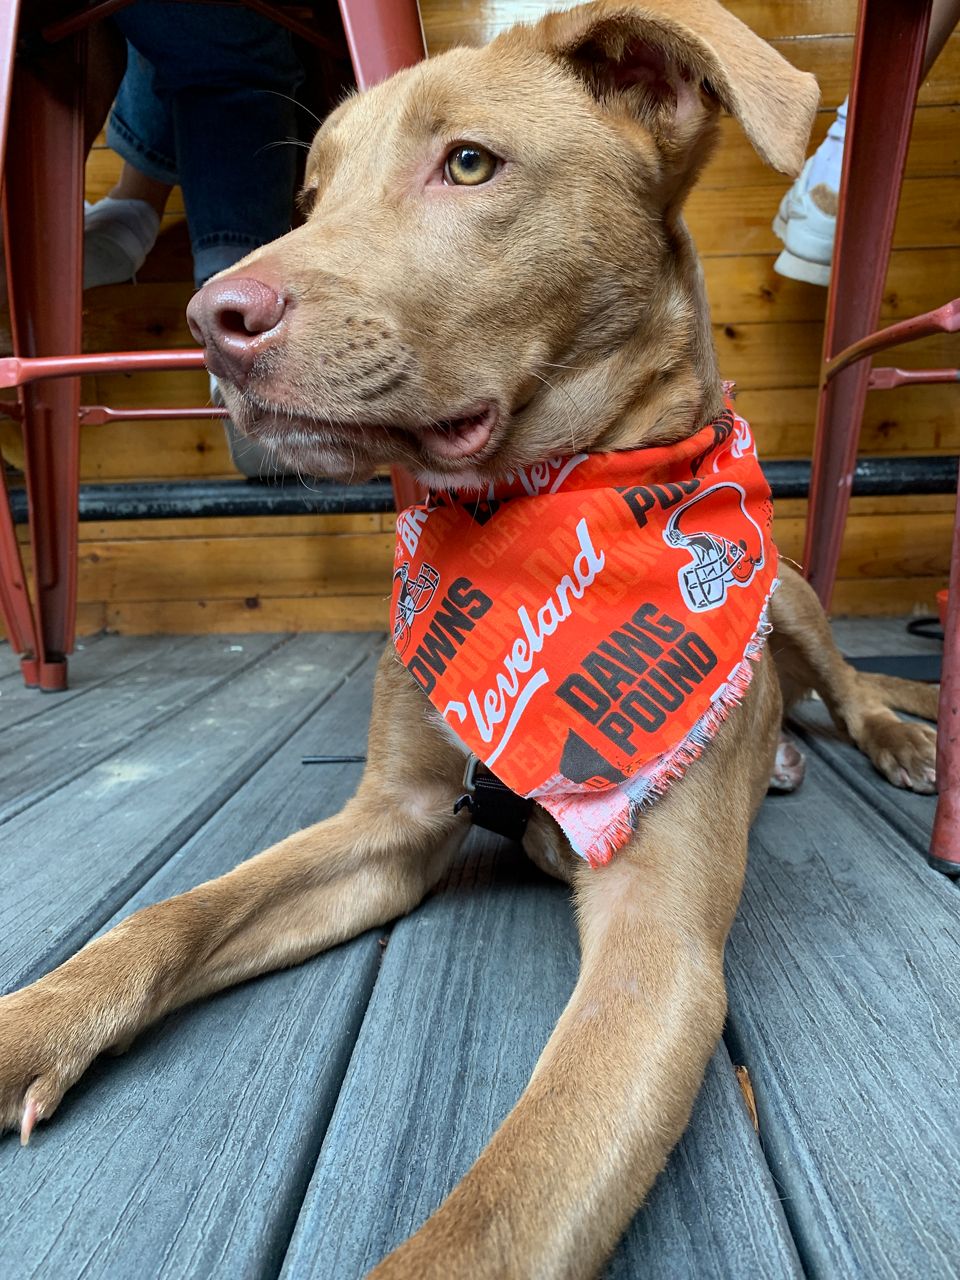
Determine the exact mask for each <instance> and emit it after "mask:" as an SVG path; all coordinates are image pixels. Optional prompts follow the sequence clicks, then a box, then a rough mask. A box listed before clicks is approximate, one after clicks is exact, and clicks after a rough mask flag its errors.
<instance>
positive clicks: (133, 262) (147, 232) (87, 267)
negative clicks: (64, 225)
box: [83, 196, 160, 289]
mask: <svg viewBox="0 0 960 1280" xmlns="http://www.w3.org/2000/svg"><path fill="white" fill-rule="evenodd" d="M159 232H160V215H159V213H157V211H156V209H154V208H153V207H152V205H149V204H147V202H146V201H145V200H114V199H113V197H112V196H105V197H104V199H103V200H98V201H97V203H96V204H87V203H86V202H84V206H83V287H84V289H95V288H97V287H98V286H99V285H104V284H123V283H124V281H126V280H132V279H133V277H134V276H135V275H136V274H137V272H138V271H139V270H140V268H141V267H142V266H143V264H144V262H146V260H147V254H148V253H149V252H150V250H151V249H152V248H153V246H154V245H155V244H156V242H157V235H158V234H159Z"/></svg>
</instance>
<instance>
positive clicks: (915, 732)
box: [858, 716, 937, 795]
mask: <svg viewBox="0 0 960 1280" xmlns="http://www.w3.org/2000/svg"><path fill="white" fill-rule="evenodd" d="M858 745H859V746H860V748H861V750H862V751H864V752H865V753H866V755H868V756H869V757H870V759H871V760H872V761H873V764H874V766H875V767H876V768H877V769H879V771H880V772H881V773H882V774H883V776H884V777H885V778H886V779H887V781H888V782H892V783H893V785H894V786H895V787H903V788H905V789H906V790H908V791H916V792H919V794H920V795H933V793H934V792H935V791H936V789H937V731H936V729H934V728H933V726H932V725H929V724H917V723H915V722H914V721H908V720H897V719H894V718H888V717H887V716H873V717H871V718H870V719H869V720H868V721H867V723H866V725H865V726H864V731H863V738H862V741H861V742H860V743H859V744H858Z"/></svg>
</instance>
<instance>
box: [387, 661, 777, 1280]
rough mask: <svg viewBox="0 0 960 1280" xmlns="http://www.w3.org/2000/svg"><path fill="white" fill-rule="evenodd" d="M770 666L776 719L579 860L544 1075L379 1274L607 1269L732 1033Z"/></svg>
mask: <svg viewBox="0 0 960 1280" xmlns="http://www.w3.org/2000/svg"><path fill="white" fill-rule="evenodd" d="M768 672H769V681H770V689H768V691H767V695H768V696H767V701H766V711H767V718H766V720H764V719H762V718H760V717H757V718H751V717H750V716H747V717H746V718H745V719H744V721H743V722H742V723H741V724H733V723H731V722H728V723H727V725H725V726H724V733H723V735H722V738H723V741H721V738H717V739H716V740H715V741H714V742H713V743H712V744H711V746H710V748H709V749H708V751H707V753H706V754H705V755H704V757H703V759H702V760H700V761H698V762H697V764H695V765H694V766H692V767H691V769H690V770H689V772H688V773H687V775H686V777H685V778H684V779H683V781H682V782H679V783H677V784H675V785H674V787H673V788H671V790H670V791H669V792H668V793H667V795H666V796H665V797H664V798H663V799H662V800H660V801H658V802H657V804H656V805H655V806H654V807H653V808H652V810H651V811H650V812H649V814H647V815H646V816H644V818H643V819H642V820H641V826H640V829H639V830H638V831H637V833H636V834H635V836H634V838H633V839H632V840H631V842H630V843H629V844H628V845H627V846H625V847H624V849H622V850H621V851H620V852H619V853H617V854H616V855H615V856H614V859H613V860H612V862H611V863H610V864H609V865H607V866H606V867H603V868H600V869H597V870H591V869H589V868H587V867H586V866H585V865H584V864H582V863H579V864H578V865H577V868H576V869H575V871H574V873H573V882H574V888H575V894H576V907H577V914H578V919H579V924H580V936H581V950H582V964H581V972H580V977H579V980H578V982H577V985H576V988H575V990H574V992H573V995H572V997H571V999H570V1002H569V1004H568V1005H567V1008H566V1010H565V1011H564V1013H563V1015H562V1017H561V1018H560V1021H559V1022H558V1024H557V1026H556V1029H555V1030H554V1032H553V1034H552V1036H551V1037H550V1040H549V1042H548V1043H547V1046H546V1048H545V1049H544V1052H543V1054H542V1055H541V1058H540V1061H539V1063H538V1064H537V1067H536V1070H535V1072H534V1074H533V1077H532V1079H531V1080H530V1083H529V1084H528V1085H527V1087H526V1089H525V1090H524V1092H523V1094H522V1096H521V1097H520V1099H519V1101H518V1102H517V1104H516V1106H515V1107H514V1109H513V1111H512V1112H511V1113H510V1115H509V1116H508V1117H507V1119H506V1120H505V1121H504V1123H503V1124H502V1125H501V1127H500V1128H499V1130H498V1131H497V1132H496V1133H495V1134H494V1136H493V1138H492V1139H491V1141H490V1143H489V1145H488V1146H487V1147H486V1149H485V1150H484V1151H483V1153H482V1154H481V1155H480V1157H479V1159H478V1160H477V1162H476V1163H475V1164H474V1166H473V1168H472V1169H471V1170H470V1171H469V1172H468V1173H467V1175H466V1177H465V1178H464V1179H463V1181H462V1182H461V1183H460V1184H459V1185H458V1186H457V1187H456V1188H455V1189H454V1191H453V1192H452V1193H451V1195H450V1196H449V1197H448V1199H447V1200H446V1201H445V1203H444V1204H443V1205H442V1206H441V1207H440V1208H439V1209H438V1210H437V1212H436V1213H435V1214H434V1215H433V1216H432V1217H431V1218H430V1219H429V1220H428V1221H427V1222H426V1223H425V1225H424V1226H423V1227H422V1228H421V1229H420V1230H419V1231H418V1232H417V1233H416V1234H415V1235H414V1236H412V1237H411V1239H410V1240H408V1241H407V1242H406V1243H405V1244H403V1245H401V1246H400V1247H399V1248H398V1249H397V1250H396V1251H395V1252H394V1253H392V1254H391V1255H390V1256H389V1257H387V1258H386V1259H385V1260H384V1261H383V1262H381V1263H380V1265H379V1266H378V1267H376V1268H375V1269H374V1271H373V1272H372V1273H371V1280H503V1278H504V1277H518V1278H519V1277H533V1276H536V1277H537V1278H538V1280H573V1278H574V1277H577V1278H580V1277H588V1276H594V1275H596V1274H597V1273H598V1271H599V1270H600V1268H601V1266H602V1264H603V1261H604V1259H605V1258H606V1257H607V1255H608V1254H609V1253H610V1251H611V1250H612V1249H613V1247H614V1246H615V1244H616V1242H617V1240H618V1239H619V1238H620V1236H621V1234H622V1233H623V1231H624V1229H625V1228H626V1226H627V1225H628V1223H629V1221H630V1219H631V1217H632V1216H633V1214H634V1213H635V1212H636V1210H637V1209H638V1208H639V1206H640V1204H641V1202H642V1201H643V1199H644V1197H645V1195H646V1193H647V1191H648V1190H649V1188H650V1186H651V1184H652V1183H653V1181H654V1179H655V1178H656V1176H657V1174H658V1173H659V1172H660V1170H661V1169H662V1168H663V1166H664V1164H665V1162H666V1159H667V1156H668V1154H669V1152H670V1150H671V1148H672V1147H673V1146H674V1144H675V1143H676V1142H677V1140H678V1139H679V1137H680V1135H681V1133H682V1132H683V1130H684V1128H685V1127H686V1124H687V1121H688V1119H689V1116H690V1112H691V1109H692V1106H693V1102H694V1099H695V1097H696V1094H697V1091H698V1089H699V1087H700V1083H701V1080H702V1078H703V1072H704V1070H705V1068H706V1065H707V1062H708V1061H709V1058H710V1055H711V1054H712V1053H713V1050H714V1048H715V1046H716V1044H717V1041H718V1039H719V1037H720V1032H721V1028H722V1025H723V1020H724V1014H725V1010H726V994H725V988H724V978H723V948H724V942H725V939H726V936H727V931H728V929H729V927H730V924H731V922H732V919H733V916H734V912H735V911H736V906H737V901H738V898H739V895H740V886H741V881H742V876H743V871H744V866H745V862H746V853H747V830H748V827H749V823H750V818H751V814H752V812H753V810H754V809H755V807H756V805H757V803H759V800H760V798H761V797H762V795H763V793H764V791H765V788H766V782H767V777H768V775H769V768H770V763H771V761H772V758H773V753H774V749H775V744H776V732H777V716H776V708H777V707H778V706H779V691H776V690H773V685H774V683H775V677H774V674H773V669H772V664H771V666H770V667H769V668H768ZM771 691H772V693H771ZM754 705H755V706H756V704H754ZM746 710H747V708H746V706H744V707H742V708H741V711H744V712H746ZM738 717H739V713H738V715H737V716H735V717H731V721H735V720H737V719H738ZM727 730H732V732H731V733H727V732H726V731H727ZM745 741H746V742H748V743H749V744H750V745H749V750H744V742H745Z"/></svg>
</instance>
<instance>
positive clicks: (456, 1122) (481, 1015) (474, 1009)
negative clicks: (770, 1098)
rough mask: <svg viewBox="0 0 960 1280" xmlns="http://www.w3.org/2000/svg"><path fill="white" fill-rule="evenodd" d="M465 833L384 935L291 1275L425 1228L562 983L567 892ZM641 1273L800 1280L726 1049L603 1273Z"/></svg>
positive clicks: (337, 1263) (489, 1126)
mask: <svg viewBox="0 0 960 1280" xmlns="http://www.w3.org/2000/svg"><path fill="white" fill-rule="evenodd" d="M477 844H479V842H476V843H475V844H474V852H473V853H472V854H468V856H467V857H466V858H465V860H463V861H462V862H460V863H458V865H457V866H456V867H455V868H454V869H453V871H452V873H451V875H450V876H449V877H448V879H447V880H446V882H445V883H444V885H443V887H442V888H441V889H440V890H439V891H438V893H437V894H436V895H434V896H433V897H432V898H431V899H430V900H429V901H428V902H427V903H425V904H424V905H423V906H422V907H421V908H420V909H419V910H418V911H416V912H415V913H414V914H413V915H412V916H410V917H408V918H407V919H405V920H403V921H401V922H400V923H399V924H398V925H397V926H396V927H395V929H394V931H393V934H392V935H391V939H390V943H389V945H388V947H387V951H386V954H385V956H384V962H383V968H382V970H381V975H380V978H379V980H378V982H377V986H376V988H375V991H374V994H373V997H372V1000H371V1004H370V1008H369V1010H368V1013H367V1017H366V1019H365V1021H364V1025H363V1028H362V1031H361V1033H360V1038H359V1040H358V1043H357V1049H356V1052H355V1054H354V1058H353V1060H352V1062H351V1065H350V1070H349V1072H348V1075H347V1078H346V1079H345V1081H344V1087H343V1091H342V1093H341V1096H340V1099H339V1101H338V1103H337V1109H336V1112H335V1113H334V1117H333V1120H332V1121H331V1125H330V1128H329V1130H328V1132H327V1136H326V1138H325V1140H324V1145H323V1150H322V1152H321V1155H320V1159H319V1161H318V1164H317V1169H316V1172H315V1174H314V1177H313V1179H312V1181H311V1184H310V1190H309V1192H308V1194H307V1197H306V1199H305V1201H304V1209H303V1212H302V1214H301V1216H300V1219H299V1221H298V1224H297V1229H296V1232H295V1234H294V1237H293V1240H292V1242H291V1247H290V1251H289V1253H288V1255H287V1258H286V1261H285V1264H284V1271H283V1275H284V1276H285V1277H288V1278H289V1280H296V1278H297V1277H301V1276H307V1275H309V1276H311V1277H313V1278H314V1280H341V1278H342V1277H347V1276H351V1277H352V1276H361V1275H364V1274H366V1271H367V1270H368V1268H369V1267H371V1266H372V1265H373V1264H374V1263H376V1262H377V1261H378V1260H379V1258H381V1257H382V1256H383V1255H384V1254H385V1253H386V1252H387V1251H388V1250H389V1249H390V1248H392V1247H393V1246H395V1245H396V1244H398V1243H399V1242H400V1241H401V1240H402V1239H404V1238H405V1236H407V1235H408V1234H410V1232H411V1231H413V1230H414V1229H415V1228H416V1227H418V1226H419V1225H420V1224H421V1223H422V1222H423V1220H424V1219H425V1218H426V1217H427V1215H428V1214H429V1213H430V1212H431V1211H432V1210H433V1209H434V1208H435V1207H436V1206H437V1205H438V1204H439V1203H440V1201H441V1200H442V1199H443V1197H444V1196H445V1195H446V1194H447V1192H448V1191H449V1190H450V1189H451V1188H452V1187H453V1185H454V1184H455V1183H456V1181H457V1180H458V1179H459V1178H460V1177H461V1176H462V1175H463V1174H464V1173H465V1172H466V1171H467V1169H468V1168H469V1166H470V1164H471V1163H472V1162H473V1160H474V1159H475V1157H476V1156H477V1155H478V1154H479V1151H480V1149H481V1147H482V1146H483V1144H484V1143H485V1142H486V1140H487V1139H488V1138H489V1136H490V1135H491V1133H492V1132H493V1130H494V1129H495V1128H496V1126H497V1125H498V1124H499V1123H500V1121H501V1120H502V1119H503V1117H504V1116H505V1115H506V1113H507V1111H508V1110H509V1109H510V1107H511V1106H512V1105H513V1103H514V1102H515V1101H516V1099H517V1097H518V1096H519V1094H520V1092H521V1090H522V1089H523V1086H524V1085H525V1084H526V1081H527V1078H528V1077H529V1074H530V1072H531V1070H532V1069H533V1066H534V1063H535V1062H536V1059H537V1056H538V1054H539V1052H540V1050H541V1048H542V1047H543V1044H544V1043H545V1041H546V1039H547V1037H548V1036H549V1033H550V1031H551V1029H552V1027H553V1024H554V1022H555V1021H556V1019H557V1017H558V1016H559V1014H560V1011H561V1009H562V1007H563V1005H564V1004H565V1002H566V1000H567V998H568V997H569V994H570V991H571V990H572V988H573V984H574V982H575V980H576V974H577V967H578V957H577V940H576V933H575V929H574V926H573V921H572V918H571V912H570V908H569V905H568V900H567V893H566V890H565V889H564V888H563V887H561V886H560V885H558V884H556V883H554V882H552V881H548V880H546V879H545V878H543V877H541V876H539V875H537V874H536V873H535V872H534V871H533V870H532V869H531V868H530V867H529V866H528V865H527V864H526V861H525V859H524V858H523V855H522V854H521V853H520V852H519V851H518V850H516V849H514V848H511V847H510V846H506V845H501V846H499V848H497V847H496V842H488V843H487V844H486V845H485V846H484V847H481V848H480V849H479V851H478V850H477ZM517 1194H518V1195H522V1194H523V1188H521V1187H518V1188H517ZM694 1206H695V1207H694ZM638 1274H643V1275H644V1276H653V1277H663V1278H664V1280H667V1278H668V1277H669V1278H670V1280H677V1278H678V1277H683V1276H690V1277H694V1276H697V1277H700V1276H705V1275H709V1276H729V1277H731V1278H733V1277H741V1276H746V1275H755V1274H756V1275H759V1274H763V1275H764V1276H771V1277H773V1276H793V1275H797V1274H799V1269H798V1267H797V1265H796V1260H795V1256H794V1254H793V1249H792V1245H791V1243H790V1240H789V1236H788V1234H787V1232H786V1230H785V1228H784V1223H783V1219H782V1215H781V1213H780V1210H779V1205H778V1203H777V1199H776V1195H775V1193H774V1191H773V1186H772V1183H771V1182H770V1180H769V1174H768V1171H767V1169H766V1166H765V1164H764V1163H763V1159H762V1156H761V1155H760V1152H759V1147H758V1145H757V1143H756V1139H755V1136H754V1134H753V1129H752V1128H751V1126H750V1123H749V1121H748V1119H747V1114H746V1110H745V1108H744V1105H743V1100H742V1098H741V1097H740V1095H739V1091H738V1088H737V1085H736V1083H735V1082H734V1081H733V1078H732V1072H731V1068H730V1064H729V1061H728V1059H727V1057H726V1054H725V1052H723V1051H721V1052H720V1053H718V1055H717V1057H716V1059H715V1061H714V1064H713V1066H712V1068H711V1071H710V1073H709V1076H708V1080H707V1084H706V1087H705V1089H704V1092H703V1096H702V1098H701V1101H700V1103H699V1105H698V1108H697V1112H696V1116H695V1119H694V1122H693V1125H692V1127H691V1129H690V1131H689V1133H688V1135H687V1137H686V1138H685V1139H684V1141H683V1143H682V1144H681V1147H680V1148H679V1149H678V1151H677V1153H676V1155H675V1156H674V1158H673V1160H672V1161H671V1163H670V1166H669V1168H668V1170H667V1172H666V1173H665V1174H664V1176H663V1178H662V1179H661V1182H660V1184H659V1185H658V1187H657V1189H656V1191H655V1192H654V1195H653V1197H652V1199H651V1202H650V1205H649V1206H648V1208H647V1209H646V1211H645V1212H644V1213H643V1214H641V1216H640V1219H639V1220H638V1222H637V1223H636V1224H635V1226H634V1228H633V1229H632V1230H631V1232H630V1234H629V1235H628V1237H627V1238H626V1240H625V1242H624V1244H623V1245H622V1247H621V1249H620V1251H619V1253H618V1254H617V1257H616V1260H615V1262H614V1263H613V1267H612V1270H611V1272H610V1275H611V1277H617V1278H618V1280H619V1277H626V1276H628V1275H638Z"/></svg>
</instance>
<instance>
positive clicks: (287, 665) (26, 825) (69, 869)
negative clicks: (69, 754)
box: [0, 636, 380, 990]
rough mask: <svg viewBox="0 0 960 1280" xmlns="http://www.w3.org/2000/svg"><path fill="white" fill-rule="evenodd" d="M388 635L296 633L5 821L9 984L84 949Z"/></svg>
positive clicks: (4, 957)
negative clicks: (111, 755) (114, 755)
mask: <svg viewBox="0 0 960 1280" xmlns="http://www.w3.org/2000/svg"><path fill="white" fill-rule="evenodd" d="M379 643H380V641H379V639H378V638H371V637H368V636H362V637H357V636H353V637H341V636H296V637H294V638H293V639H292V640H290V641H288V642H287V643H286V644H284V645H283V647H282V648H280V649H278V650H275V651H273V652H272V653H271V654H270V656H269V660H268V661H261V662H258V663H256V664H255V665H254V666H252V667H250V668H248V669H247V670H245V671H242V672H240V673H239V675H238V676H237V678H236V679H234V680H231V681H230V682H229V683H228V684H226V685H222V686H221V687H220V688H218V689H216V690H215V691H214V692H213V693H212V694H211V695H210V696H208V697H203V698H199V699H198V700H197V701H196V703H194V705H193V706H192V707H190V708H188V709H187V710H185V711H182V712H181V713H180V714H178V715H176V716H174V717H173V718H172V719H170V720H167V721H165V722H164V723H163V724H161V725H159V726H157V727H156V728H155V729H154V730H153V731H152V732H150V733H147V734H145V735H144V736H143V737H142V738H141V739H139V740H138V741H137V742H136V743H135V744H134V745H133V746H132V747H131V748H130V749H129V750H128V751H126V752H125V753H124V754H123V756H122V757H121V758H120V759H118V760H106V761H104V762H103V763H102V764H99V765H97V766H96V767H95V768H93V769H91V770H89V772H87V773H85V774H84V775H82V776H81V777H79V778H77V779H75V780H74V781H73V782H71V783H69V784H68V785H67V786H66V787H63V788H62V789H61V790H60V791H58V792H57V793H56V794H55V795H53V796H51V797H49V798H48V799H47V800H44V801H41V802H40V803H39V804H37V805H34V806H32V807H31V808H30V809H28V810H27V811H26V812H24V813H22V814H19V815H18V816H17V817H15V818H11V820H10V821H9V822H7V823H5V824H4V826H3V827H2V828H0V864H3V865H4V871H5V874H7V875H9V877H10V881H11V888H10V889H9V891H8V892H7V893H6V894H5V895H3V898H2V900H0V937H2V938H3V939H4V947H3V952H2V954H0V986H2V987H3V988H4V989H7V990H9V989H10V988H12V987H16V986H20V985H22V983H24V982H26V981H28V980H30V979H31V978H33V977H36V976H37V975H38V974H39V973H40V972H41V971H43V970H44V969H47V968H49V967H50V966H51V965H52V964H55V963H58V962H59V961H61V960H62V959H64V958H65V957H66V956H67V955H68V954H69V953H70V952H72V951H73V950H75V949H76V948H77V947H78V946H79V945H80V944H81V943H82V942H83V941H84V940H85V939H86V938H87V937H89V935H90V933H91V932H92V930H94V929H96V928H97V927H99V925H100V924H101V922H102V921H103V920H105V919H107V918H109V917H110V916H111V915H112V914H113V913H114V912H115V911H116V910H117V909H118V907H119V906H120V905H121V904H122V903H123V902H125V901H126V899H127V898H128V897H129V896H130V894H131V893H132V892H133V891H135V890H136V889H137V888H138V887H139V886H140V885H142V884H143V883H144V882H145V881H146V880H147V879H148V878H149V877H150V876H151V875H152V874H153V873H154V872H155V871H156V870H157V868H158V867H160V866H161V865H162V864H163V863H164V862H165V861H166V859H167V858H168V857H169V856H170V854H171V853H172V852H173V851H174V850H175V849H177V848H179V846H180V845H181V844H182V843H183V842H184V840H186V839H187V838H188V837H189V836H190V835H192V834H193V832H194V831H196V830H197V828H198V827H199V826H200V825H201V824H202V823H204V822H206V821H207V820H208V818H209V817H210V816H211V814H213V813H215V812H216V810H217V809H218V808H219V807H220V805H221V804H223V802H224V800H226V798H227V797H228V796H230V795H231V794H232V793H233V792H234V791H235V790H236V789H237V787H238V786H239V785H240V784H241V783H242V782H243V781H244V780H245V779H246V778H247V777H249V776H250V774H251V773H252V772H254V770H256V769H257V768H258V767H259V766H260V765H261V764H262V763H263V761H264V760H266V759H268V758H269V756H270V755H271V754H272V753H273V751H275V750H276V749H277V748H278V746H279V745H280V744H281V743H283V742H284V741H286V739H287V738H288V737H289V736H290V735H291V733H293V731H294V730H295V729H296V728H297V727H298V726H299V725H300V724H301V723H303V721H304V720H305V719H306V718H307V716H308V715H310V714H311V713H312V711H314V710H315V709H316V708H317V707H318V706H320V705H321V704H322V703H323V702H324V701H325V700H326V698H327V697H329V695H330V693H331V692H332V691H333V690H334V689H335V688H337V687H338V686H339V685H340V683H341V682H342V681H343V680H344V679H345V678H346V677H347V676H348V675H349V674H350V673H351V672H352V671H353V670H354V669H355V668H356V667H357V666H358V665H359V663H360V662H361V661H362V660H363V659H364V658H365V657H366V656H367V655H368V654H369V653H370V651H371V648H372V647H377V646H378V645H379ZM67 815H69V819H67ZM74 815H76V816H74ZM67 821H69V835H70V838H69V840H65V839H64V829H65V824H66V823H67Z"/></svg>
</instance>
